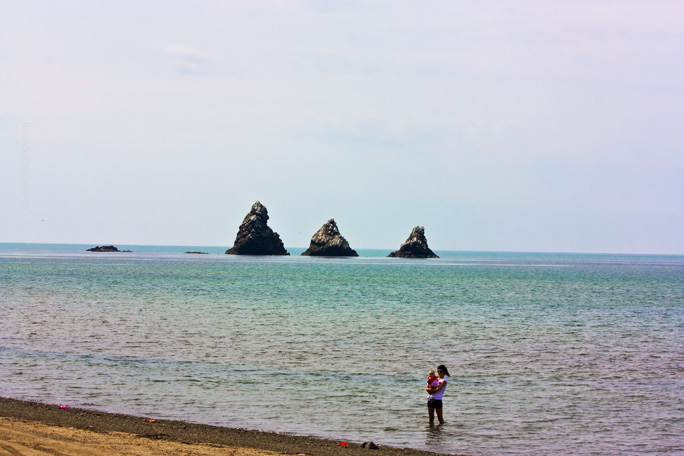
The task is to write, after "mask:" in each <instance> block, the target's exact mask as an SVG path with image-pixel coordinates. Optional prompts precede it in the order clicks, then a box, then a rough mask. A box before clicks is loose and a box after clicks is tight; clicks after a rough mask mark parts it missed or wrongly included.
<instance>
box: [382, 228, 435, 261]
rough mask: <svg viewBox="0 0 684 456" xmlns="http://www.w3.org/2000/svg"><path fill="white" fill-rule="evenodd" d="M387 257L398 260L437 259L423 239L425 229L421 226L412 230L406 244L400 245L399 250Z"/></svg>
mask: <svg viewBox="0 0 684 456" xmlns="http://www.w3.org/2000/svg"><path fill="white" fill-rule="evenodd" d="M387 256H388V257H398V258H439V257H438V256H437V255H435V252H433V251H432V250H430V247H428V244H427V239H425V228H424V227H422V226H417V227H415V228H413V231H411V235H410V236H409V237H408V239H406V242H404V243H403V244H401V247H399V250H397V251H396V252H392V253H390V254H389V255H387Z"/></svg>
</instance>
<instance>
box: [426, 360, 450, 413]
mask: <svg viewBox="0 0 684 456" xmlns="http://www.w3.org/2000/svg"><path fill="white" fill-rule="evenodd" d="M448 376H449V371H448V370H447V368H446V366H445V365H444V364H440V365H439V367H437V377H439V385H437V386H435V387H434V388H432V387H430V386H428V387H427V388H425V391H427V392H428V395H429V396H428V401H427V406H428V416H429V417H430V425H432V424H433V423H434V421H435V411H436V412H437V419H438V420H439V424H444V417H443V416H442V397H444V391H446V387H447V383H449V380H447V379H446V377H448Z"/></svg>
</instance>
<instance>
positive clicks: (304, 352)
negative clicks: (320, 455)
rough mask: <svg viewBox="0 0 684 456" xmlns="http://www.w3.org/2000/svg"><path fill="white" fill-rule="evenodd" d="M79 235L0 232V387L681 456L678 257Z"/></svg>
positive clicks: (435, 436)
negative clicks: (115, 241)
mask: <svg viewBox="0 0 684 456" xmlns="http://www.w3.org/2000/svg"><path fill="white" fill-rule="evenodd" d="M87 247H91V246H77V245H33V244H29V245H26V244H0V395H2V396H6V397H13V398H18V399H29V400H37V401H43V402H49V403H60V404H68V405H71V406H75V407H76V406H78V407H87V408H97V409H102V410H107V411H113V412H124V413H131V414H139V415H142V416H153V417H157V418H173V419H184V420H189V421H193V422H199V423H207V424H215V425H222V426H232V427H242V428H248V429H261V430H270V431H278V432H285V433H292V434H301V435H310V436H318V437H327V438H333V439H339V440H340V441H342V440H346V441H350V442H363V441H367V440H373V441H374V442H376V443H378V444H382V445H391V446H398V447H412V448H419V449H425V450H430V451H437V452H444V453H465V454H471V455H547V454H548V455H551V454H554V455H557V454H574V455H593V454H600V455H644V454H684V438H683V437H682V436H684V257H681V256H630V255H567V254H516V253H471V252H438V254H440V255H441V256H442V258H440V259H435V260H403V259H396V258H385V257H384V255H386V254H387V253H389V251H364V250H360V251H359V254H360V255H361V256H360V257H358V258H338V259H333V258H312V257H301V256H298V255H297V254H298V253H300V252H301V251H302V250H303V249H290V251H291V252H292V253H293V255H292V256H290V257H243V256H232V255H223V254H222V253H223V251H224V250H225V248H218V247H145V246H119V248H130V249H131V250H134V253H118V254H117V253H114V254H110V253H87V252H85V249H86V248H87ZM188 250H201V251H205V252H209V254H208V255H190V254H185V253H183V252H185V251H188ZM437 364H446V365H447V367H448V368H449V371H450V373H451V377H450V383H449V386H448V388H447V392H446V394H445V398H444V407H445V408H444V416H445V418H446V421H447V423H446V424H445V425H444V426H437V427H433V428H431V427H430V426H428V425H427V411H426V407H425V392H424V387H425V376H426V373H427V371H428V370H429V369H431V368H435V367H436V366H437Z"/></svg>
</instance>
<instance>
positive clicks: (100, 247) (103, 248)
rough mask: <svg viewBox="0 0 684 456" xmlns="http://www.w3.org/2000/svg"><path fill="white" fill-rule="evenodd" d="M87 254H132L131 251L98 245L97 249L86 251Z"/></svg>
mask: <svg viewBox="0 0 684 456" xmlns="http://www.w3.org/2000/svg"><path fill="white" fill-rule="evenodd" d="M86 252H130V250H119V249H117V248H116V247H114V246H113V245H98V246H97V247H93V248H92V249H88V250H86Z"/></svg>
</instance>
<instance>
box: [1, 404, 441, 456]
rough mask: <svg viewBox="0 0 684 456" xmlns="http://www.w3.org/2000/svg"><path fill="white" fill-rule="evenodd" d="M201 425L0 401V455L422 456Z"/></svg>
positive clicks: (415, 452)
mask: <svg viewBox="0 0 684 456" xmlns="http://www.w3.org/2000/svg"><path fill="white" fill-rule="evenodd" d="M342 442H343V440H339V441H332V440H324V439H314V438H310V437H302V436H291V435H283V434H278V433H271V432H259V431H251V430H244V429H233V428H224V427H218V426H207V425H202V424H194V423H187V422H183V421H172V420H161V419H156V418H154V417H141V416H131V415H121V414H114V413H106V412H101V411H96V410H87V409H77V408H68V409H66V410H65V409H60V407H59V405H53V404H41V403H36V402H29V401H20V400H15V399H8V398H0V455H1V456H4V455H11V456H20V455H21V456H31V455H45V454H52V455H93V456H95V455H97V456H110V455H120V454H126V455H135V456H149V455H169V454H171V455H198V456H205V455H207V456H212V455H226V454H230V455H235V456H267V455H278V454H287V455H293V454H294V455H308V456H317V455H347V456H360V455H366V456H368V455H373V456H428V455H434V454H436V453H427V452H422V451H418V450H412V449H401V448H388V447H384V446H382V445H381V442H376V443H378V445H379V446H380V448H379V449H377V450H370V449H366V448H363V447H361V445H360V444H359V443H352V442H348V446H346V447H344V446H341V445H340V443H342Z"/></svg>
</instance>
